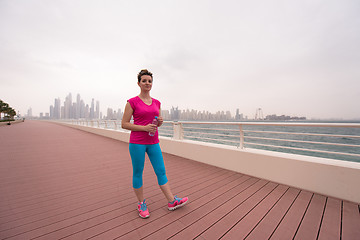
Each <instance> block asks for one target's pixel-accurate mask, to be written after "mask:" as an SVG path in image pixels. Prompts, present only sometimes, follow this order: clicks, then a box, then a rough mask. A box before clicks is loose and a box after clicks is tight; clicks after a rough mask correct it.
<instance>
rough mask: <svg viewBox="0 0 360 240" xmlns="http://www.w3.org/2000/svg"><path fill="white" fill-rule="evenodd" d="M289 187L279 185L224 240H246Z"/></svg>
mask: <svg viewBox="0 0 360 240" xmlns="http://www.w3.org/2000/svg"><path fill="white" fill-rule="evenodd" d="M288 188H289V187H287V186H284V185H278V186H277V187H276V188H275V189H274V190H273V191H272V192H271V193H270V194H269V195H268V196H266V197H265V198H264V199H263V200H262V201H261V202H260V203H259V204H258V205H257V206H256V208H254V209H252V210H251V211H250V212H249V213H248V214H247V215H246V216H245V217H244V218H243V219H241V220H240V222H238V223H237V224H236V225H235V226H234V227H233V228H232V229H231V230H230V231H228V232H227V233H226V234H225V235H224V236H223V239H245V237H246V236H247V235H248V234H249V233H250V232H251V231H252V229H253V228H254V227H255V226H256V225H257V224H258V222H259V221H260V220H261V219H262V218H263V217H264V216H265V215H266V214H267V213H268V212H269V210H270V209H271V208H272V207H273V206H274V204H275V203H276V202H277V201H278V200H279V199H280V198H281V196H282V195H283V194H284V193H285V192H286V190H287V189H288Z"/></svg>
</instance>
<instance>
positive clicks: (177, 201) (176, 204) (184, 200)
mask: <svg viewBox="0 0 360 240" xmlns="http://www.w3.org/2000/svg"><path fill="white" fill-rule="evenodd" d="M188 201H189V199H188V198H187V197H184V198H178V197H177V196H175V197H174V201H172V202H169V203H168V209H169V210H170V211H174V210H175V209H177V208H179V207H182V206H184V205H185V204H186V203H187V202H188Z"/></svg>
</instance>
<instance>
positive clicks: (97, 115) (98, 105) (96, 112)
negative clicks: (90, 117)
mask: <svg viewBox="0 0 360 240" xmlns="http://www.w3.org/2000/svg"><path fill="white" fill-rule="evenodd" d="M95 118H96V119H99V118H100V102H99V101H96V111H95Z"/></svg>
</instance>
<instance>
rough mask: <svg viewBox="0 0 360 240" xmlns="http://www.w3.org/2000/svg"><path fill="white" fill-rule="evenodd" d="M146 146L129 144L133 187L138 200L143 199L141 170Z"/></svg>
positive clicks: (142, 169)
mask: <svg viewBox="0 0 360 240" xmlns="http://www.w3.org/2000/svg"><path fill="white" fill-rule="evenodd" d="M145 151H146V146H145V145H141V144H133V143H130V144H129V152H130V156H131V162H132V166H133V181H132V182H133V188H134V192H135V195H136V197H137V199H138V201H139V202H142V201H144V193H143V179H142V175H143V171H144V164H145Z"/></svg>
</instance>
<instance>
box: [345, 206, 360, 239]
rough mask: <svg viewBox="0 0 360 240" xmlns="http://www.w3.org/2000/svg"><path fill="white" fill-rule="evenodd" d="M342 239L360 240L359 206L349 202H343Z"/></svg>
mask: <svg viewBox="0 0 360 240" xmlns="http://www.w3.org/2000/svg"><path fill="white" fill-rule="evenodd" d="M342 239H343V240H359V239H360V213H359V205H357V204H355V203H351V202H348V201H343V217H342Z"/></svg>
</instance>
